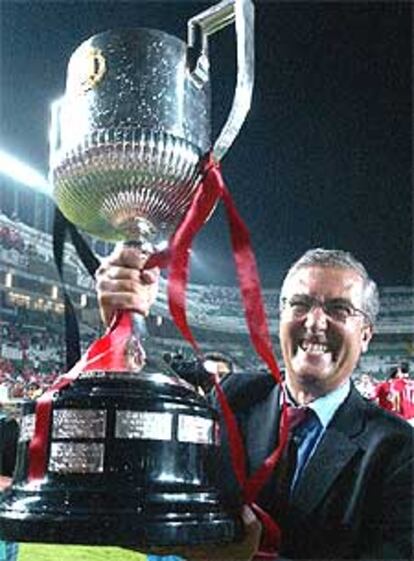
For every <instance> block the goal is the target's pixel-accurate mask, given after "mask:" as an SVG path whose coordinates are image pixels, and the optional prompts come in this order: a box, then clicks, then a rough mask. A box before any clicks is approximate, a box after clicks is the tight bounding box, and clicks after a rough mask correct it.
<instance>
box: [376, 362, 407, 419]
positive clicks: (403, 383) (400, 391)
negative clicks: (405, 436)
mask: <svg viewBox="0 0 414 561" xmlns="http://www.w3.org/2000/svg"><path fill="white" fill-rule="evenodd" d="M375 397H376V400H377V402H378V404H379V405H380V407H382V408H384V409H387V410H388V411H392V412H393V413H395V414H396V415H398V416H400V417H402V418H403V419H406V420H407V421H408V420H410V421H411V420H412V419H413V418H414V383H413V381H412V380H410V372H409V366H408V363H407V362H405V361H404V362H401V363H400V364H399V365H398V366H393V367H392V368H391V370H390V373H389V376H388V378H387V380H386V381H385V382H382V383H380V384H378V386H377V388H376V395H375ZM411 422H412V423H413V421H411Z"/></svg>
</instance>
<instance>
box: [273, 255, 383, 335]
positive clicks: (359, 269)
mask: <svg viewBox="0 0 414 561" xmlns="http://www.w3.org/2000/svg"><path fill="white" fill-rule="evenodd" d="M313 266H317V267H332V268H337V269H350V270H352V271H355V272H356V273H358V275H359V276H360V277H361V278H362V281H363V301H362V311H363V312H365V313H366V314H367V316H368V318H369V320H370V322H371V324H372V325H374V324H375V321H376V318H377V315H378V312H379V307H380V303H379V292H378V287H377V285H376V283H375V281H373V280H372V279H371V278H370V276H369V275H368V272H367V270H366V269H365V267H364V265H363V264H362V263H361V262H360V261H358V260H357V259H355V257H354V256H353V255H352V254H351V253H349V252H348V251H343V250H341V249H323V248H320V247H317V248H315V249H309V250H308V251H306V253H304V254H303V255H302V257H300V258H299V259H298V260H297V261H295V263H293V265H292V266H291V267H290V269H289V271H288V272H287V275H286V276H285V278H284V280H283V283H282V288H281V290H280V302H279V304H280V307H281V308H282V302H283V301H284V299H285V294H286V286H287V281H288V280H289V279H290V278H291V277H292V275H294V274H295V273H296V272H297V271H298V270H299V269H303V268H305V267H313Z"/></svg>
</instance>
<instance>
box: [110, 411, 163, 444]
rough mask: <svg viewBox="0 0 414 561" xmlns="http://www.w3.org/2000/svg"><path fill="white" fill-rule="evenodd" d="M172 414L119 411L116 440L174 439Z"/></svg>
mask: <svg viewBox="0 0 414 561" xmlns="http://www.w3.org/2000/svg"><path fill="white" fill-rule="evenodd" d="M172 420H173V416H172V414H171V413H160V412H156V411H117V412H116V424H115V437H116V438H138V439H143V440H144V439H148V440H171V439H172Z"/></svg>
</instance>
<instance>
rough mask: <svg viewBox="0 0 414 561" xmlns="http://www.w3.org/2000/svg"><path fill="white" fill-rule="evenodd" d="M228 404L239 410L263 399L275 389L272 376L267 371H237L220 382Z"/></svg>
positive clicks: (275, 385)
mask: <svg viewBox="0 0 414 561" xmlns="http://www.w3.org/2000/svg"><path fill="white" fill-rule="evenodd" d="M222 387H223V389H224V392H225V394H226V397H227V399H228V401H229V404H230V406H231V407H232V408H233V409H234V410H236V411H241V410H245V409H249V408H250V407H252V406H253V405H255V404H256V403H258V402H260V401H262V400H264V399H266V398H267V396H268V395H269V394H270V392H272V391H273V390H275V389H276V387H277V384H276V381H275V379H274V378H273V376H272V375H271V374H269V373H267V372H237V373H235V374H232V375H231V376H228V378H226V379H225V380H224V382H223V384H222Z"/></svg>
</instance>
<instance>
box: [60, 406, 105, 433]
mask: <svg viewBox="0 0 414 561" xmlns="http://www.w3.org/2000/svg"><path fill="white" fill-rule="evenodd" d="M105 431H106V411H105V410H102V409H55V410H54V411H53V429H52V438H54V439H64V438H65V439H67V438H88V439H91V438H105Z"/></svg>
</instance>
